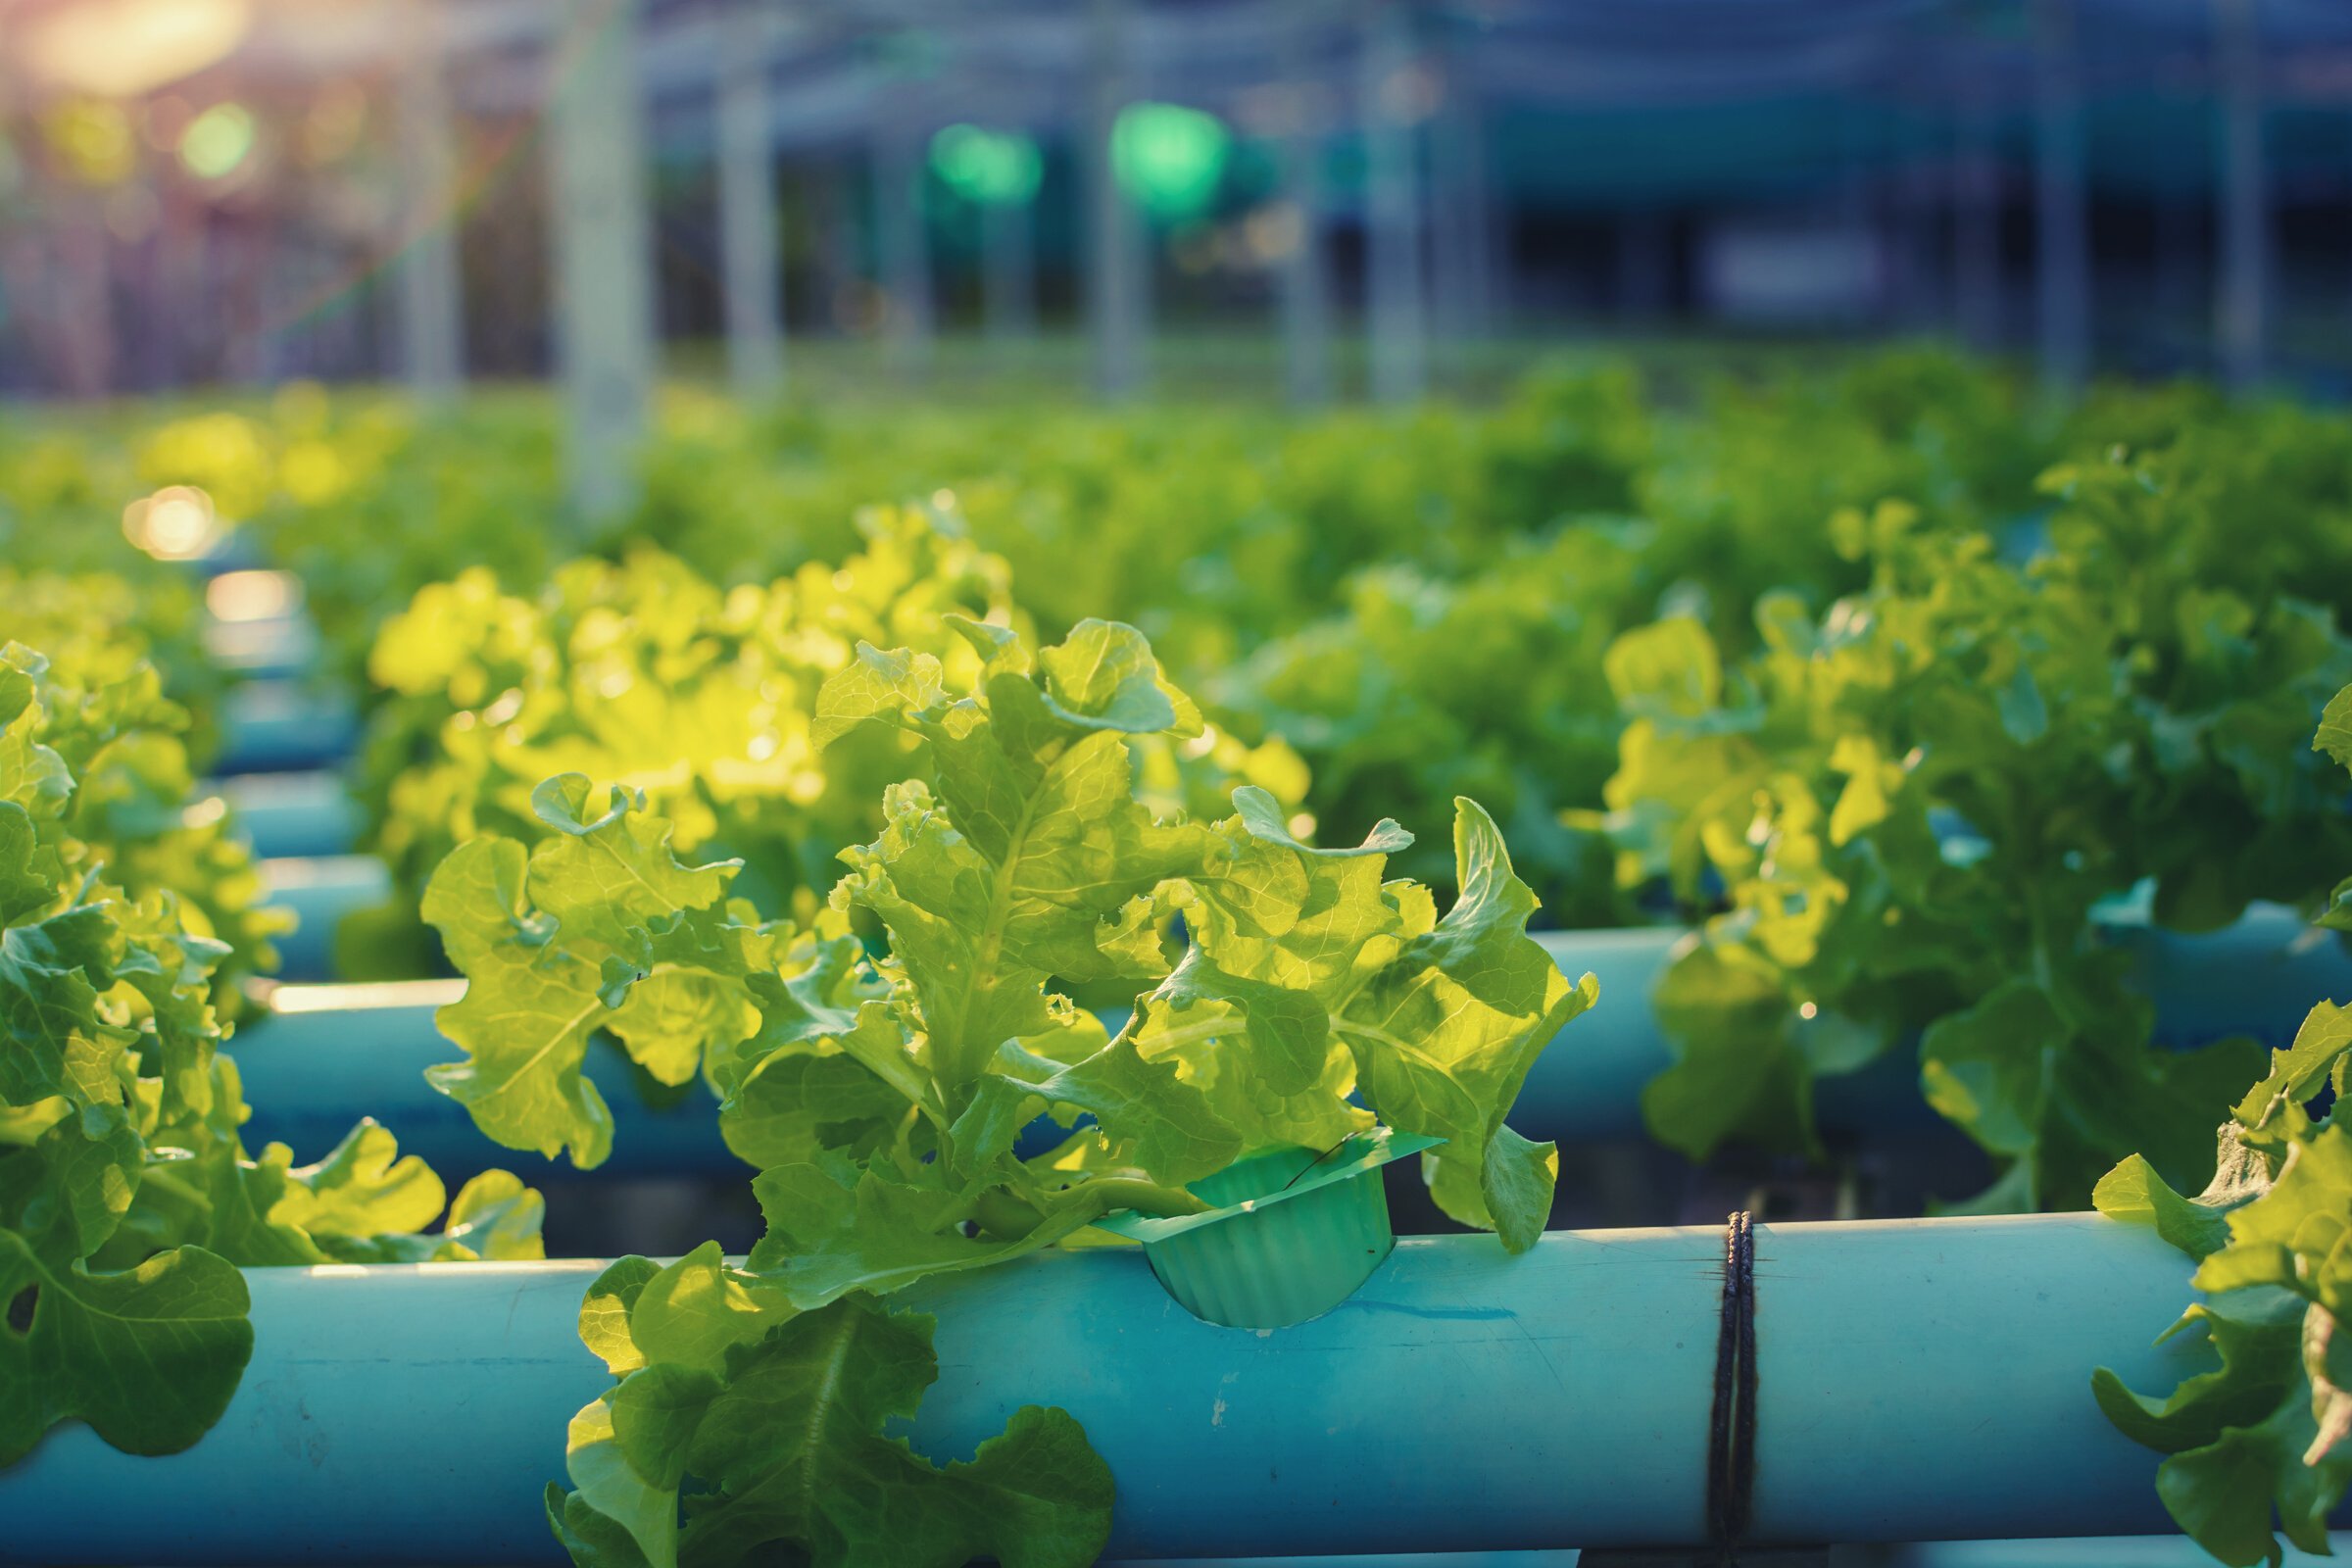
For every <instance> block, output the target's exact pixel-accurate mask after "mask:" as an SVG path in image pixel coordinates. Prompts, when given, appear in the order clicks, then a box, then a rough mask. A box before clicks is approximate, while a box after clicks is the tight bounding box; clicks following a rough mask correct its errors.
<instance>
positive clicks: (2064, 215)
mask: <svg viewBox="0 0 2352 1568" xmlns="http://www.w3.org/2000/svg"><path fill="white" fill-rule="evenodd" d="M2079 70H2080V67H2079V64H2078V60H2077V49H2076V40H2075V15H2074V0H2035V5H2034V88H2035V96H2034V113H2035V146H2034V214H2035V221H2034V272H2035V280H2036V285H2037V305H2038V314H2039V322H2038V328H2039V333H2040V341H2041V379H2042V386H2043V388H2044V390H2045V391H2046V392H2048V393H2050V394H2052V395H2054V396H2056V397H2059V398H2066V397H2071V396H2072V395H2073V394H2074V392H2075V390H2076V389H2077V388H2078V387H2080V386H2081V385H2082V379H2083V377H2084V376H2085V375H2086V374H2087V373H2088V372H2089V368H2090V337H2091V335H2090V235H2089V227H2088V217H2087V214H2086V213H2085V212H2084V209H2083V203H2084V193H2083V188H2082V84H2081V82H2080V80H2079V79H2078V72H2079Z"/></svg>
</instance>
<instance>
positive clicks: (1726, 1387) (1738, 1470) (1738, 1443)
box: [1707, 1209, 1756, 1563]
mask: <svg viewBox="0 0 2352 1568" xmlns="http://www.w3.org/2000/svg"><path fill="white" fill-rule="evenodd" d="M1755 1485H1756V1228H1755V1220H1754V1218H1753V1217H1752V1216H1751V1215H1749V1214H1748V1212H1747V1211H1746V1210H1745V1209H1741V1210H1740V1212H1738V1213H1736V1214H1734V1215H1732V1216H1731V1218H1730V1219H1729V1220H1728V1221H1726V1222H1725V1225H1724V1234H1723V1318H1722V1325H1721V1327H1720V1328H1719V1329H1718V1330H1717V1332H1716V1337H1715V1403H1714V1407H1713V1408H1712V1409H1711V1410H1710V1411H1709V1412H1708V1417H1707V1535H1708V1538H1709V1540H1710V1541H1711V1542H1712V1544H1714V1547H1715V1552H1716V1555H1717V1557H1718V1558H1719V1559H1720V1560H1721V1561H1723V1562H1727V1563H1728V1562H1732V1561H1734V1560H1736V1557H1737V1554H1738V1552H1739V1548H1740V1538H1741V1537H1742V1536H1744V1535H1745V1534H1746V1533H1747V1518H1748V1508H1749V1503H1750V1499H1751V1497H1752V1495H1753V1494H1754V1492H1755Z"/></svg>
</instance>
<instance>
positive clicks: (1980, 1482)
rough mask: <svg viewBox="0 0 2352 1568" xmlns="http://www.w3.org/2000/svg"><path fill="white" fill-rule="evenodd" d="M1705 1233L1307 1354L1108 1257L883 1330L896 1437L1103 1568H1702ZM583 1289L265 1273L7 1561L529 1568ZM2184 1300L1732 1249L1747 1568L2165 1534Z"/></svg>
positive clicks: (1995, 1235) (1459, 1302)
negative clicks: (983, 1454)
mask: <svg viewBox="0 0 2352 1568" xmlns="http://www.w3.org/2000/svg"><path fill="white" fill-rule="evenodd" d="M1723 1246H1724V1237H1723V1232H1722V1231H1721V1230H1720V1229H1719V1228H1704V1229H1677V1230H1634V1231H1593V1232H1557V1233H1554V1234H1551V1235H1549V1236H1546V1237H1545V1238H1544V1240H1543V1241H1542V1242H1541V1243H1540V1244H1539V1245H1538V1246H1537V1248H1536V1249H1535V1250H1533V1251H1532V1252H1530V1253H1528V1254H1527V1255H1525V1256H1522V1257H1517V1258H1513V1257H1509V1256H1507V1255H1505V1254H1504V1252H1503V1250H1502V1249H1501V1248H1500V1247H1499V1246H1498V1245H1497V1244H1496V1243H1495V1241H1494V1240H1493V1239H1492V1238H1489V1237H1438V1238H1427V1239H1420V1240H1407V1241H1403V1242H1400V1243H1399V1244H1398V1245H1397V1250H1396V1252H1395V1253H1394V1254H1393V1255H1392V1256H1391V1257H1390V1259H1389V1260H1388V1261H1387V1262H1386V1263H1384V1264H1383V1265H1382V1266H1381V1268H1380V1269H1379V1270H1378V1271H1377V1272H1376V1273H1374V1274H1373V1276H1372V1277H1371V1279H1370V1280H1368V1281H1367V1282H1366V1283H1365V1285H1364V1286H1363V1288H1362V1289H1361V1290H1360V1291H1359V1292H1358V1293H1357V1294H1356V1295H1355V1296H1354V1297H1353V1298H1352V1299H1349V1300H1348V1301H1347V1302H1345V1303H1343V1304H1342V1305H1341V1306H1339V1307H1338V1308H1336V1309H1334V1310H1333V1311H1331V1312H1329V1313H1327V1314H1326V1315H1324V1316H1323V1317H1320V1318H1316V1319H1314V1320H1312V1321H1310V1322H1307V1323H1304V1324H1300V1325H1299V1326H1298V1327H1295V1328H1289V1329H1282V1330H1275V1331H1268V1332H1257V1331H1248V1330H1236V1329H1220V1328H1212V1327H1210V1326H1208V1325H1206V1324H1204V1323H1201V1322H1200V1321H1199V1320H1197V1319H1195V1318H1193V1317H1192V1316H1191V1315H1189V1314H1188V1313H1186V1312H1185V1311H1184V1310H1183V1309H1182V1308H1181V1307H1179V1306H1177V1305H1176V1304H1175V1303H1174V1302H1173V1301H1171V1300H1170V1299H1168V1298H1167V1296H1166V1295H1164V1294H1163V1293H1162V1292H1161V1290H1160V1288H1159V1286H1158V1285H1157V1284H1156V1283H1155V1282H1154V1281H1153V1279H1152V1274H1151V1271H1150V1268H1149V1267H1148V1266H1147V1264H1146V1263H1145V1261H1144V1259H1143V1258H1141V1257H1140V1256H1137V1255H1135V1254H1134V1253H1133V1252H1132V1251H1125V1250H1122V1251H1118V1252H1103V1251H1095V1252H1081V1253H1059V1254H1052V1255H1047V1256H1042V1257H1037V1258H1032V1259H1029V1260H1027V1261H1025V1262H1022V1263H1017V1264H1012V1265H1008V1266H1006V1267H1004V1268H998V1269H993V1270H988V1271H984V1272H981V1273H977V1274H971V1275H966V1276H962V1277H960V1278H954V1279H950V1280H947V1281H944V1282H932V1283H931V1284H928V1285H926V1286H924V1287H922V1288H920V1289H918V1290H915V1291H911V1292H908V1293H907V1294H906V1295H905V1296H903V1297H901V1298H898V1299H897V1300H898V1301H899V1302H900V1303H901V1304H904V1305H906V1306H909V1307H916V1308H919V1309H921V1310H924V1311H928V1312H935V1313H937V1314H938V1320H939V1327H938V1336H937V1344H938V1349H939V1360H940V1368H939V1381H938V1382H937V1384H935V1385H934V1386H933V1387H932V1388H931V1390H930V1391H929V1392H928V1393H927V1394H926V1396H925V1397H924V1400H923V1406H922V1410H921V1413H920V1414H919V1415H918V1416H917V1417H916V1418H915V1420H914V1423H913V1427H912V1430H911V1432H910V1434H909V1436H910V1438H911V1441H912V1442H913V1444H914V1446H915V1448H916V1449H917V1451H919V1452H923V1453H926V1454H929V1455H931V1456H933V1457H934V1458H937V1459H940V1460H946V1459H950V1458H955V1457H960V1456H963V1455H967V1454H969V1453H970V1452H971V1450H972V1447H973V1446H974V1445H975V1444H976V1443H977V1442H979V1441H980V1439H982V1438H983V1437H985V1436H986V1435H988V1434H990V1433H992V1432H995V1431H997V1430H999V1429H1000V1428H1001V1427H1002V1426H1003V1425H1004V1423H1005V1418H1006V1416H1007V1415H1009V1414H1010V1412H1011V1411H1012V1410H1013V1409H1014V1408H1015V1407H1016V1406H1019V1405H1021V1404H1025V1403H1031V1402H1036V1403H1042V1404H1054V1405H1059V1406H1061V1407H1063V1408H1065V1409H1067V1410H1068V1411H1070V1413H1071V1414H1073V1415H1074V1416H1076V1417H1077V1418H1078V1420H1079V1421H1080V1422H1081V1423H1082V1424H1083V1425H1084V1426H1085V1428H1086V1431H1087V1435H1088V1438H1089V1439H1090V1441H1091V1442H1092V1443H1093V1444H1094V1446H1096V1448H1097V1449H1098V1450H1099V1451H1100V1452H1101V1453H1102V1454H1103V1457H1104V1458H1105V1459H1106V1460H1107V1461H1108V1462H1109V1464H1110V1467H1111V1471H1112V1474H1113V1475H1114V1476H1115V1477H1116V1478H1117V1482H1118V1488H1119V1491H1118V1501H1117V1505H1116V1511H1115V1514H1114V1522H1113V1529H1112V1538H1111V1543H1110V1550H1109V1553H1108V1555H1109V1556H1111V1557H1113V1558H1119V1557H1153V1556H1159V1557H1187V1556H1212V1557H1213V1556H1233V1555H1245V1554H1246V1555H1260V1554H1263V1555H1297V1554H1303V1553H1344V1552H1409V1551H1482V1550H1509V1549H1524V1548H1530V1547H1539V1546H1567V1545H1625V1546H1650V1545H1688V1544H1695V1543H1698V1542H1700V1541H1703V1540H1704V1537H1705V1532H1704V1528H1703V1519H1704V1506H1703V1498H1704V1495H1705V1487H1706V1482H1705V1476H1706V1455H1707V1451H1708V1438H1707V1434H1708V1415H1709V1409H1710V1406H1711V1404H1712V1401H1713V1397H1714V1394H1713V1389H1714V1375H1715V1363H1716V1343H1717V1333H1718V1322H1719V1316H1720V1304H1721V1298H1722V1291H1723V1284H1722V1280H1723ZM597 1267H598V1265H596V1264H594V1263H549V1264H461V1265H442V1266H438V1267H434V1266H427V1267H423V1268H413V1267H412V1268H356V1267H344V1268H327V1269H314V1270H271V1269H263V1270H256V1271H253V1272H251V1273H249V1274H248V1276H247V1278H248V1280H249V1282H250V1285H251V1288H252V1295H253V1322H254V1330H255V1348H254V1359H253V1362H252V1364H251V1365H250V1367H248V1369H247V1371H246V1374H245V1378H244V1382H243V1384H242V1386H241V1387H240V1388H239V1389H238V1391H237V1394H236V1397H235V1398H234V1400H233V1401H232V1402H231V1404H230V1405H229V1408H228V1411H227V1413H226V1415H225V1416H223V1417H222V1419H221V1422H220V1424H219V1425H218V1426H216V1427H215V1428H214V1430H213V1431H212V1432H211V1433H210V1434H209V1435H208V1436H206V1437H205V1438H204V1439H203V1440H202V1441H201V1442H199V1443H198V1444H197V1445H196V1446H194V1447H193V1448H191V1449H189V1450H188V1451H186V1452H184V1453H180V1454H176V1455H172V1456H171V1457H168V1458H160V1459H155V1458H133V1457H129V1456H126V1455H123V1454H120V1453H116V1452H115V1451H113V1450H112V1449H109V1448H107V1447H106V1446H104V1445H103V1444H101V1443H100V1442H99V1441H98V1440H97V1438H96V1437H95V1436H94V1435H93V1434H92V1433H91V1432H90V1431H88V1429H86V1428H81V1427H73V1428H67V1429H63V1430H60V1431H57V1432H55V1433H52V1434H51V1435H50V1437H49V1438H48V1439H47V1440H46V1441H45V1442H44V1443H43V1444H42V1445H41V1446H39V1447H37V1448H36V1449H35V1450H34V1451H33V1453H32V1454H31V1455H30V1456H29V1457H28V1458H27V1459H25V1461H24V1462H23V1463H21V1464H19V1465H17V1466H16V1467H15V1468H13V1469H11V1470H8V1471H5V1472H0V1513H5V1515H6V1516H7V1517H8V1518H9V1520H10V1527H9V1539H8V1543H7V1547H6V1554H7V1555H8V1557H9V1558H11V1559H12V1560H18V1561H32V1562H39V1561H74V1562H83V1563H95V1564H104V1563H231V1562H236V1563H252V1564H273V1563H303V1564H315V1563H319V1562H326V1561H334V1562H345V1563H396V1562H407V1563H435V1562H450V1561H466V1562H483V1561H489V1562H512V1563H525V1562H532V1563H536V1562H555V1561H560V1560H561V1553H560V1551H559V1550H558V1548H557V1546H556V1544H555V1542H554V1540H553V1538H552V1536H551V1535H550V1534H549V1532H548V1529H547V1525H546V1522H545V1519H544V1518H543V1517H542V1513H541V1503H540V1492H541V1489H542V1487H543V1486H544V1485H545V1483H546V1482H548V1481H549V1480H551V1479H554V1478H556V1477H557V1476H559V1475H560V1474H561V1473H562V1463H563V1432H564V1422H565V1420H566V1419H567V1418H568V1417H569V1416H570V1414H571V1413H572V1412H573V1411H574V1410H575V1409H577V1408H578V1407H579V1406H580V1405H581V1404H583V1403H585V1402H586V1401H588V1400H589V1399H591V1398H593V1397H595V1396H596V1394H597V1393H598V1391H599V1390H601V1389H603V1388H605V1387H607V1386H608V1383H607V1379H606V1378H605V1376H604V1373H603V1370H602V1368H601V1367H600V1366H599V1365H598V1363H597V1362H596V1361H595V1360H594V1358H593V1357H591V1356H590V1355H589V1354H588V1352H587V1351H586V1350H585V1349H583V1348H581V1346H580V1344H579V1342H578V1339H577V1338H576V1333H575V1329H576V1320H577V1316H578V1311H579V1301H580V1296H581V1293H582V1291H583V1289H584V1288H585V1286H586V1285H587V1283H588V1281H589V1280H590V1279H592V1278H593V1277H594V1276H595V1273H596V1271H597ZM2189 1271H2190V1265H2189V1263H2188V1261H2187V1260H2186V1259H2185V1258H2183V1257H2182V1256H2181V1255H2180V1253H2179V1252H2177V1251H2175V1250H2173V1249H2172V1248H2170V1247H2169V1246H2167V1245H2166V1244H2165V1243H2164V1242H2162V1241H2160V1240H2159V1239H2157V1238H2156V1237H2155V1236H2154V1235H2153V1234H2152V1233H2151V1232H2148V1231H2146V1230H2144V1229H2141V1228H2138V1227H2135V1226H2126V1225H2121V1224H2117V1223H2115V1222H2113V1221H2109V1220H2105V1219H2101V1218H2099V1217H2097V1216H2096V1215H2089V1214H2063V1215H2044V1216H2040V1217H2036V1218H2012V1219H1989V1220H1987V1219H1965V1220H1961V1219H1950V1220H1908V1221H1861V1222H1847V1223H1842V1224H1810V1225H1779V1226H1760V1227H1758V1228H1757V1231H1756V1263H1755V1295H1754V1322H1755V1334H1756V1351H1757V1354H1756V1367H1757V1397H1756V1406H1755V1408H1756V1414H1757V1423H1756V1434H1757V1435H1756V1441H1755V1446H1754V1450H1753V1451H1754V1453H1755V1455H1756V1469H1755V1493H1754V1509H1753V1515H1752V1520H1753V1522H1752V1528H1751V1531H1750V1540H1751V1541H1752V1542H1753V1543H1755V1544H1782V1543H1786V1544H1809V1543H1821V1542H1833V1541H1835V1542H1870V1541H1921V1540H1939V1539H1972V1538H1988V1537H1989V1538H1999V1537H2014V1536H2027V1535H2034V1536H2061V1535H2085V1534H2101V1535H2111V1534H2119V1533H2127V1532H2152V1531H2158V1530H2162V1529H2164V1528H2165V1524H2166V1521H2165V1516H2164V1511H2163V1509H2162V1507H2161V1506H2160V1505H2159V1503H2158V1501H2157V1497H2156V1491H2155V1486H2154V1476H2155V1468H2156V1456H2155V1455H2154V1454H2152V1453H2149V1452H2148V1451H2147V1450H2145V1449H2142V1448H2140V1447H2138V1446H2134V1445H2133V1444H2132V1443H2131V1441H2130V1440H2128V1439H2126V1438H2125V1437H2124V1436H2123V1435H2122V1434H2120V1433H2118V1432H2117V1431H2115V1430H2114V1429H2113V1428H2112V1427H2110V1426H2109V1425H2108V1423H2107V1421H2106V1418H2105V1417H2104V1416H2102V1415H2101V1414H2100V1413H2099V1410H2098V1407H2097V1405H2096V1404H2095V1403H2094V1402H2093V1401H2092V1399H2091V1396H2090V1372H2091V1369H2092V1368H2093V1367H2095V1366H2099V1365H2107V1366H2112V1367H2114V1368H2115V1369H2116V1370H2117V1371H2118V1372H2120V1373H2121V1374H2122V1375H2123V1377H2124V1379H2125V1381H2126V1382H2127V1383H2129V1384H2131V1386H2133V1387H2135V1388H2142V1389H2164V1388H2170V1387H2171V1386H2172V1385H2173V1384H2174V1382H2176V1381H2177V1380H2178V1379H2180V1377H2182V1376H2183V1375H2185V1374H2186V1373H2187V1372H2189V1371H2191V1370H2192V1369H2194V1368H2195V1367H2196V1366H2197V1364H2198V1356H2199V1348H2198V1347H2196V1346H2194V1345H2192V1344H2189V1343H2187V1337H2183V1338H2180V1339H2175V1340H2173V1341H2172V1342H2170V1343H2169V1344H2167V1345H2165V1346H2161V1347H2159V1346H2156V1345H2154V1344H2153V1343H2152V1342H2153V1341H2154V1340H2155V1338H2156V1336H2157V1335H2158V1334H2160V1333H2161V1332H2162V1331H2163V1330H2164V1328H2165V1327H2166V1325H2167V1324H2169V1323H2170V1322H2171V1321H2172V1320H2173V1318H2174V1317H2175V1316H2177V1315H2178V1313H2179V1311H2180V1306H2181V1304H2182V1302H2183V1301H2184V1300H2185V1299H2187V1298H2188V1295H2189V1291H2188V1275H2189Z"/></svg>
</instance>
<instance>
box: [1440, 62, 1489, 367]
mask: <svg viewBox="0 0 2352 1568" xmlns="http://www.w3.org/2000/svg"><path fill="white" fill-rule="evenodd" d="M1430 156H1431V160H1432V162H1433V164H1434V165H1435V166H1436V172H1435V180H1434V186H1435V189H1434V192H1433V195H1434V202H1433V205H1434V207H1435V209H1436V211H1435V213H1434V214H1433V218H1434V222H1433V224H1432V228H1431V235H1430V238H1431V255H1430V264H1431V272H1432V278H1431V283H1432V290H1431V292H1432V297H1433V302H1434V304H1435V306H1436V308H1437V313H1438V329H1439V331H1440V333H1441V334H1442V335H1443V336H1444V337H1445V338H1446V340H1447V341H1448V343H1449V344H1450V345H1451V347H1452V351H1453V355H1452V357H1453V358H1455V359H1456V360H1457V361H1458V360H1459V359H1460V358H1461V356H1462V355H1463V353H1464V352H1465V351H1466V350H1467V349H1468V347H1469V345H1470V344H1471V343H1472V342H1473V341H1474V340H1476V339H1478V338H1480V337H1483V336H1484V335H1485V334H1486V332H1487V331H1488V328H1489V324H1490V323H1489V320H1488V306H1489V302H1488V294H1487V289H1488V268H1489V258H1488V237H1489V235H1490V233H1491V232H1492V230H1493V227H1494V218H1493V214H1492V212H1491V209H1490V203H1491V194H1492V193H1491V189H1490V185H1489V181H1488V179H1487V137H1486V107H1485V105H1483V104H1482V103H1480V102H1479V100H1478V96H1477V84H1476V82H1475V81H1473V80H1472V79H1471V76H1470V74H1469V73H1468V72H1467V71H1466V70H1463V69H1461V68H1460V66H1459V63H1457V65H1456V68H1455V69H1454V70H1453V71H1451V72H1449V73H1447V80H1446V112H1445V114H1444V116H1443V117H1442V118H1441V119H1440V120H1439V122H1438V124H1437V127H1436V131H1435V134H1434V135H1433V137H1432V145H1431V148H1430ZM1456 368H1459V367H1458V364H1457V367H1456Z"/></svg>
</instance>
